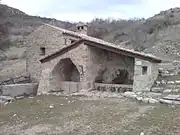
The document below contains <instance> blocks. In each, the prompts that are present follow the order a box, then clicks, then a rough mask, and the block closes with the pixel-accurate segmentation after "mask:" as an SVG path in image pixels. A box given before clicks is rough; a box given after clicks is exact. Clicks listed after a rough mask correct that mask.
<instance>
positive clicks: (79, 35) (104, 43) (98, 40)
mask: <svg viewBox="0 0 180 135" xmlns="http://www.w3.org/2000/svg"><path fill="white" fill-rule="evenodd" d="M45 25H46V26H49V27H52V28H54V29H57V30H60V31H62V32H63V33H64V34H69V35H72V36H76V37H79V38H80V39H81V40H83V41H89V42H91V43H95V44H101V46H104V47H109V48H113V49H116V50H119V51H121V52H125V53H128V54H133V55H134V57H136V56H137V57H138V58H139V57H145V58H148V59H152V60H154V61H156V62H161V59H160V58H158V57H156V56H153V55H152V54H147V53H143V52H138V51H134V50H131V49H127V48H123V47H120V45H119V46H117V45H115V44H113V43H109V42H106V41H104V40H101V39H97V38H94V37H90V36H87V35H85V34H81V33H77V32H73V31H69V30H65V29H62V28H59V27H56V26H53V25H50V24H45ZM59 51H60V50H59ZM47 57H48V56H47Z"/></svg>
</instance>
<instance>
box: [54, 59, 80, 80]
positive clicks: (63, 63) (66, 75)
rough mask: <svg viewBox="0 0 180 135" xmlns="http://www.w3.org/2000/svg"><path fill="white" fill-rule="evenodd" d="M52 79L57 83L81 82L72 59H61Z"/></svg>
mask: <svg viewBox="0 0 180 135" xmlns="http://www.w3.org/2000/svg"><path fill="white" fill-rule="evenodd" d="M52 77H53V78H54V79H56V82H58V81H59V82H60V81H72V82H80V73H79V71H78V69H77V67H76V66H75V64H74V63H73V62H72V60H71V59H70V58H64V59H61V60H60V61H59V62H58V63H57V64H56V66H55V67H54V69H53V70H52Z"/></svg>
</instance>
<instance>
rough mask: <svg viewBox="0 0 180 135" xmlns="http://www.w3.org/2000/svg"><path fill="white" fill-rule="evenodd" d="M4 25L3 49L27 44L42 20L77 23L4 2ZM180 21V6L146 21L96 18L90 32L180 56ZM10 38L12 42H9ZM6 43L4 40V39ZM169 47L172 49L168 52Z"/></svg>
mask: <svg viewBox="0 0 180 135" xmlns="http://www.w3.org/2000/svg"><path fill="white" fill-rule="evenodd" d="M0 22H2V23H3V24H0V25H1V27H2V26H3V28H4V29H5V32H4V37H7V38H8V39H7V38H3V39H6V42H3V44H2V43H1V44H0V49H1V50H3V49H6V48H9V47H14V46H15V47H23V44H22V39H23V38H24V37H26V36H27V35H29V34H30V33H31V32H32V31H34V30H35V29H37V28H38V27H39V26H40V25H42V23H51V24H52V23H53V24H54V25H56V26H59V27H62V28H65V29H70V30H75V24H72V23H70V22H63V21H58V20H55V19H51V18H42V17H37V16H29V15H27V14H25V13H24V12H22V11H20V10H18V9H14V8H11V7H8V6H6V5H0ZM179 24H180V9H179V8H174V9H169V10H167V11H162V12H160V13H159V14H157V15H155V16H153V17H151V18H149V19H147V20H145V19H134V20H117V21H116V20H113V21H112V20H111V21H110V20H108V19H106V20H102V19H95V20H93V21H92V22H90V23H89V29H88V35H90V36H93V37H97V38H101V39H104V40H106V41H110V42H114V43H116V44H120V43H121V42H125V43H124V44H123V45H124V46H125V47H127V48H132V49H135V50H138V51H144V50H145V51H147V52H150V53H151V52H152V53H154V54H159V52H161V55H162V56H163V55H168V57H169V55H171V57H172V59H176V58H179V55H178V52H179V48H178V46H177V45H178V38H179V37H178V36H177V35H178V31H179V30H178V25H179ZM7 41H8V42H7ZM1 42H2V41H1ZM168 50H169V51H168Z"/></svg>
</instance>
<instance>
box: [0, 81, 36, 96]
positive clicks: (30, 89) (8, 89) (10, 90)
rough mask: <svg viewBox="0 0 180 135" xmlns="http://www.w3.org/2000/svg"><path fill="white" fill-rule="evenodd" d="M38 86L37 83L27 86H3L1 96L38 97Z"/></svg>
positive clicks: (0, 88)
mask: <svg viewBox="0 0 180 135" xmlns="http://www.w3.org/2000/svg"><path fill="white" fill-rule="evenodd" d="M37 88H38V84H37V83H27V84H11V85H2V86H1V87H0V90H1V95H3V96H11V97H17V96H22V95H25V96H30V95H36V93H37Z"/></svg>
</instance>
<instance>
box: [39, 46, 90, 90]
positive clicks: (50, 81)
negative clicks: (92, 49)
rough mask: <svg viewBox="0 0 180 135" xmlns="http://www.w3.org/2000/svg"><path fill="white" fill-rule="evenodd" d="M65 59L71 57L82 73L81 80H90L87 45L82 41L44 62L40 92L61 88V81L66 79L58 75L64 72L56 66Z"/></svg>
mask: <svg viewBox="0 0 180 135" xmlns="http://www.w3.org/2000/svg"><path fill="white" fill-rule="evenodd" d="M65 59H70V60H71V61H72V62H73V64H74V65H75V66H76V68H77V70H78V72H79V74H80V82H84V83H87V82H88V80H86V65H87V64H88V56H87V46H86V45H84V44H83V43H82V44H81V45H79V46H78V47H77V48H74V49H72V50H70V51H69V52H66V53H64V54H63V55H61V56H59V57H56V58H54V59H52V60H51V61H47V62H45V63H43V64H42V75H41V79H40V80H41V81H40V86H39V90H38V91H39V92H40V93H42V92H47V91H53V90H57V89H60V87H61V86H60V83H59V82H60V81H65V80H62V78H63V77H57V74H58V75H63V74H61V72H59V71H58V70H57V68H56V67H57V65H58V64H59V63H60V62H61V61H62V60H65Z"/></svg>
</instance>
